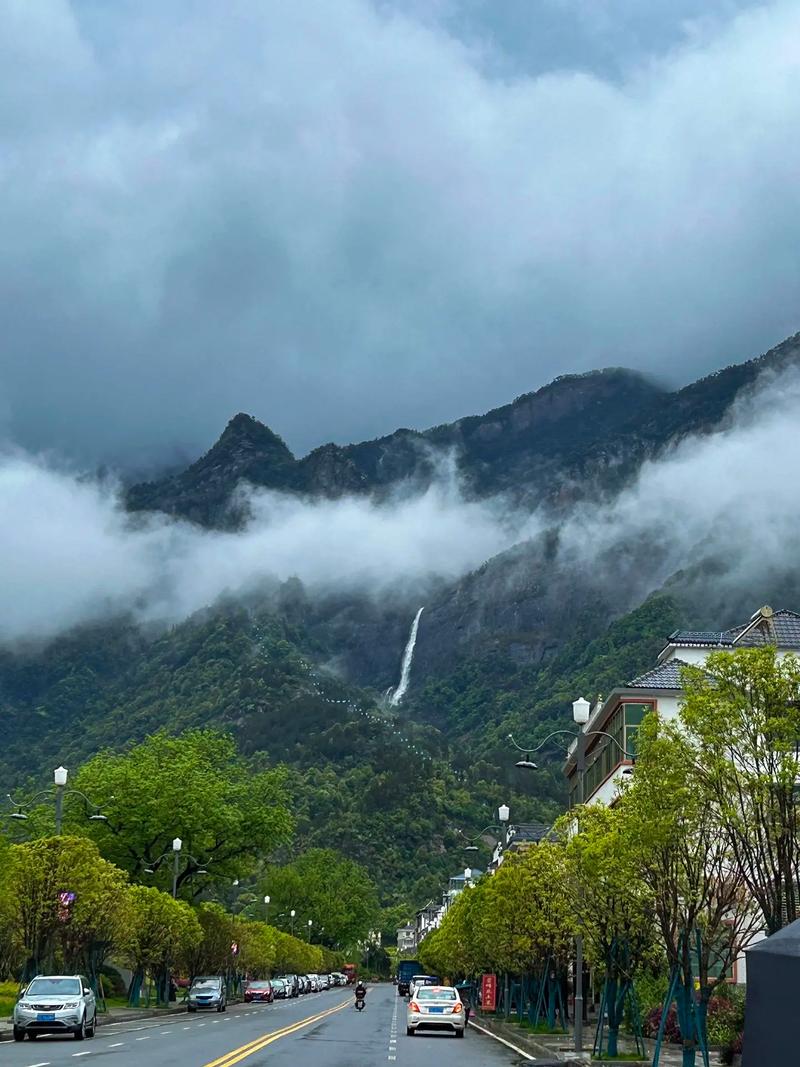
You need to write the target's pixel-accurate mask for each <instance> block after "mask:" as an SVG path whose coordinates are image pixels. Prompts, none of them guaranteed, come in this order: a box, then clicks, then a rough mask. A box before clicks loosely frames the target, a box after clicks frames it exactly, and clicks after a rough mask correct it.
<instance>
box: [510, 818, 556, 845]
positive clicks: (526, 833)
mask: <svg viewBox="0 0 800 1067" xmlns="http://www.w3.org/2000/svg"><path fill="white" fill-rule="evenodd" d="M550 830H551V827H549V826H546V825H545V824H544V823H542V822H523V823H517V824H516V825H515V827H514V835H513V837H512V838H511V841H512V843H513V842H514V841H541V840H543V839H544V838H545V837H547V835H548V834H549V833H550Z"/></svg>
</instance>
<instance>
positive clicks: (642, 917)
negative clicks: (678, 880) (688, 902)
mask: <svg viewBox="0 0 800 1067" xmlns="http://www.w3.org/2000/svg"><path fill="white" fill-rule="evenodd" d="M627 829H628V827H627V825H626V823H625V815H624V813H623V810H622V809H621V808H619V807H615V808H607V807H604V806H603V805H600V804H594V805H590V806H587V807H584V808H580V809H576V810H574V811H572V812H570V814H569V815H568V816H565V817H564V819H563V820H562V822H561V824H560V830H561V832H562V834H563V835H564V837H565V838H566V840H567V845H566V852H567V861H568V868H567V870H568V881H567V883H566V884H567V885H568V887H569V889H570V894H571V897H572V906H573V909H574V911H575V914H576V915H577V916H578V918H579V920H580V926H581V929H582V932H583V935H584V943H585V946H586V949H587V957H588V959H589V962H590V963H591V964H592V966H593V967H594V969H595V971H596V973H600V974H602V975H603V977H604V980H605V991H606V1007H607V1023H608V1054H609V1055H610V1056H616V1055H617V1054H618V1051H619V1050H618V1043H619V1029H620V1026H621V1025H622V1022H623V1018H624V1014H625V1007H626V998H625V993H626V988H627V984H628V983H629V982H630V981H632V980H633V978H634V976H635V975H636V974H637V972H638V971H639V970H640V968H641V967H642V966H643V965H644V964H645V963H648V962H650V961H652V959H653V957H654V956H655V954H656V946H655V941H656V935H657V931H656V923H655V913H654V901H653V894H652V891H651V889H650V888H649V887H648V885H647V883H646V882H645V881H644V880H643V879H642V878H641V876H640V872H639V870H638V869H637V864H636V862H635V857H634V856H633V855H632V854H631V850H630V849H629V848H627V847H626V842H627V839H626V830H627Z"/></svg>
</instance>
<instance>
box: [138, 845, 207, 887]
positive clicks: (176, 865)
mask: <svg viewBox="0 0 800 1067" xmlns="http://www.w3.org/2000/svg"><path fill="white" fill-rule="evenodd" d="M182 852H183V841H181V839H180V838H179V837H174V838H173V839H172V848H171V850H170V851H169V852H163V853H162V854H161V855H160V856H158V857H156V859H154V860H151V861H150V863H148V864H147V866H146V867H145V868H144V873H145V874H155V873H156V871H157V870H158V868H159V865H160V864H161V862H162V861H163V860H165V859H168V858H169V856H172V896H173V898H174V899H175V900H177V899H178V878H179V877H180V864H181V853H182ZM186 859H187V860H188V861H189V863H196V864H197V868H196V869H195V874H208V870H207V868H206V866H205V864H204V863H201V862H200V860H199V859H197V857H196V856H193V855H192V854H191V852H187V853H186ZM186 869H187V870H188V869H189V868H188V865H187V868H186Z"/></svg>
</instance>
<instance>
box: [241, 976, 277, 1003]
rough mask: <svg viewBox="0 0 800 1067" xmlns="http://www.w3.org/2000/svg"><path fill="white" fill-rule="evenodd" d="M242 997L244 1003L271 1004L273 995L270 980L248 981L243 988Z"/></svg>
mask: <svg viewBox="0 0 800 1067" xmlns="http://www.w3.org/2000/svg"><path fill="white" fill-rule="evenodd" d="M244 999H245V1003H246V1004H253V1003H255V1002H259V1003H262V1004H271V1003H272V1001H273V1000H274V999H275V995H274V993H273V992H272V982H269V981H266V980H264V981H256V982H248V983H247V985H246V986H245V988H244Z"/></svg>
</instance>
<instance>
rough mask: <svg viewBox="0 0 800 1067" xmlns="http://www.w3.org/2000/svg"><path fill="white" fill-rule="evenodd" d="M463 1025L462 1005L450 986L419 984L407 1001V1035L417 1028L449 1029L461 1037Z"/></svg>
mask: <svg viewBox="0 0 800 1067" xmlns="http://www.w3.org/2000/svg"><path fill="white" fill-rule="evenodd" d="M465 1026H466V1023H465V1012H464V1005H463V1004H462V1003H461V998H460V997H459V995H458V993H457V992H456V990H455V989H453V988H452V986H443V985H425V986H420V987H419V988H418V989H417V990H416V991H415V993H414V995H413V996H412V998H411V1000H409V1002H408V1014H407V1018H406V1033H407V1034H408V1036H409V1037H413V1036H414V1034H415V1033H416V1032H417V1030H449V1031H451V1033H454V1034H455V1035H456V1037H463V1036H464V1028H465Z"/></svg>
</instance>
